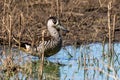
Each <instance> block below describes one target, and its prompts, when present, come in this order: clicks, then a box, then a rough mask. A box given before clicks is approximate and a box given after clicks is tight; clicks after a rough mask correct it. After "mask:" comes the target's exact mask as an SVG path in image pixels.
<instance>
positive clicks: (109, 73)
mask: <svg viewBox="0 0 120 80" xmlns="http://www.w3.org/2000/svg"><path fill="white" fill-rule="evenodd" d="M108 55H109V50H108V44H105V45H104V46H103V45H102V44H100V43H96V44H89V45H81V46H80V47H78V48H75V47H74V46H67V47H65V49H62V50H61V51H60V52H59V53H58V54H56V55H54V56H52V57H50V58H49V60H50V61H52V62H59V63H61V64H65V66H61V67H60V76H61V77H60V80H118V79H120V44H118V43H115V44H114V55H113V56H112V57H113V60H111V61H110V57H109V56H108Z"/></svg>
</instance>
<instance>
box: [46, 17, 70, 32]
mask: <svg viewBox="0 0 120 80" xmlns="http://www.w3.org/2000/svg"><path fill="white" fill-rule="evenodd" d="M47 27H49V28H51V27H54V28H55V29H56V30H58V31H59V30H60V29H61V30H63V31H65V32H69V31H68V30H67V29H66V28H64V27H63V26H62V25H61V24H60V21H59V20H58V18H56V17H54V16H52V17H49V18H48V20H47Z"/></svg>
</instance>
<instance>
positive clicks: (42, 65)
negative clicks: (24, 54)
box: [40, 30, 45, 80]
mask: <svg viewBox="0 0 120 80" xmlns="http://www.w3.org/2000/svg"><path fill="white" fill-rule="evenodd" d="M44 34H45V30H43V31H42V54H41V55H42V57H41V58H42V59H41V64H40V80H42V78H43V68H44Z"/></svg>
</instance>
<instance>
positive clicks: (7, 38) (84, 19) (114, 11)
mask: <svg viewBox="0 0 120 80" xmlns="http://www.w3.org/2000/svg"><path fill="white" fill-rule="evenodd" d="M100 1H101V2H99V0H57V1H55V0H35V1H34V0H29V1H24V0H21V1H19V0H11V1H6V2H3V1H0V29H1V31H0V43H1V44H8V43H9V42H10V43H11V44H16V42H15V40H14V39H13V38H15V39H17V40H19V41H26V42H32V43H33V44H34V43H35V42H37V41H39V39H40V37H41V33H42V30H43V29H46V20H47V18H48V17H49V16H57V17H58V18H59V19H60V20H61V23H62V24H63V25H64V26H65V27H66V28H67V29H68V30H69V31H70V32H69V33H67V34H65V33H64V32H63V33H62V35H63V40H64V41H63V42H64V43H63V45H68V44H78V45H80V44H83V43H90V42H108V39H109V28H108V3H109V2H110V1H112V0H106V1H104V0H100ZM119 4H120V1H119V0H113V1H112V4H111V7H112V8H111V10H110V25H111V30H110V32H111V40H112V41H113V42H114V41H117V42H119V41H120V26H119V25H120V5H119ZM114 17H115V26H114V25H113V23H114ZM48 35H49V34H46V36H48Z"/></svg>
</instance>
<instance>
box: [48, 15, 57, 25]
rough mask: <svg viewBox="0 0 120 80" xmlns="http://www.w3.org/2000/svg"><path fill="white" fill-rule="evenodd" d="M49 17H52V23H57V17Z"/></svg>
mask: <svg viewBox="0 0 120 80" xmlns="http://www.w3.org/2000/svg"><path fill="white" fill-rule="evenodd" d="M49 19H52V21H53V23H54V24H56V23H57V18H56V17H50V18H49Z"/></svg>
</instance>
